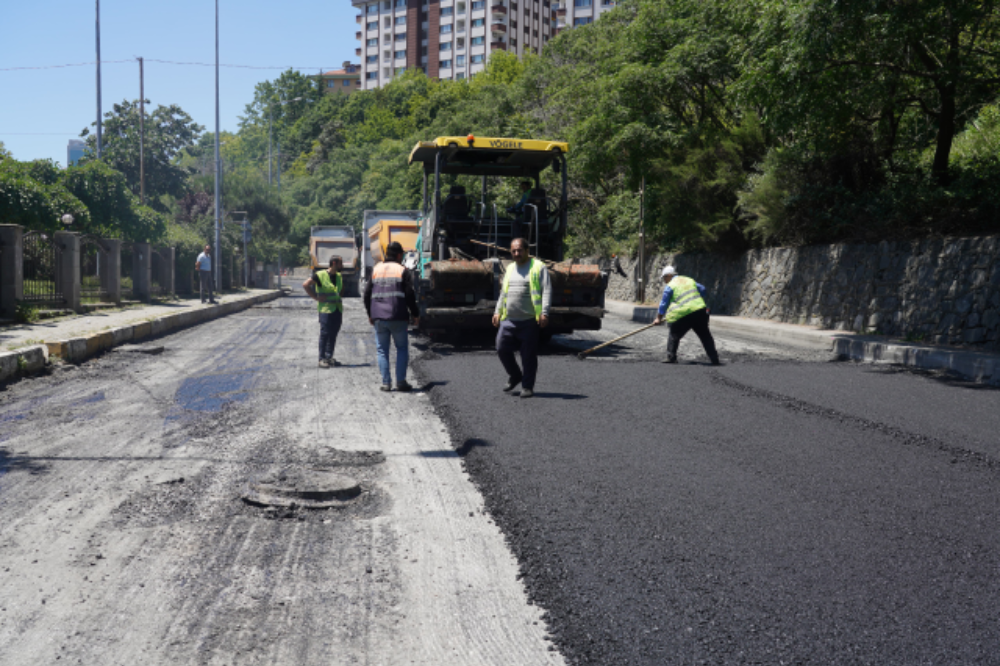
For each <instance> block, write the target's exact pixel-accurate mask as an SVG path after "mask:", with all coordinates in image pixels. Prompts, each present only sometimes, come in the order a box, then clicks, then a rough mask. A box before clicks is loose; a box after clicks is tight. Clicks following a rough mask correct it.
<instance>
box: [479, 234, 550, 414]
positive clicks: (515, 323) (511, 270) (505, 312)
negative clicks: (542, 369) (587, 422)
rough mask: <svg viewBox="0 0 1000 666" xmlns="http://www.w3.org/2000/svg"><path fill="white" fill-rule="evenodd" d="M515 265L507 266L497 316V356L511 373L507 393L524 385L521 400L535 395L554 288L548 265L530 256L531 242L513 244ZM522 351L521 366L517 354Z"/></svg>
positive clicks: (506, 387) (521, 241)
mask: <svg viewBox="0 0 1000 666" xmlns="http://www.w3.org/2000/svg"><path fill="white" fill-rule="evenodd" d="M510 253H511V254H512V255H514V261H512V262H511V263H510V264H508V265H507V271H506V272H505V273H504V276H503V289H502V290H501V292H500V298H499V299H498V300H497V309H496V311H495V312H494V313H493V325H494V326H496V327H497V328H499V329H500V330H499V331H497V356H499V357H500V362H501V363H503V367H504V369H505V370H506V371H507V384H505V385H504V387H503V390H504V391H505V392H510V391H513V390H514V388H516V387H517V385H518V384H520V385H521V397H522V398H530V397H531V396H533V395H535V376H536V375H537V374H538V339H539V337H540V333H541V329H543V328H545V327H546V326H548V325H549V306H550V305H551V303H552V284H551V282H550V281H549V271H548V269H547V268H545V264H544V263H543V262H542V261H541V260H539V259H535V258H533V257H531V256H529V255H528V241H527V240H525V239H523V238H515V239H514V240H513V241H512V242H511V244H510ZM518 349H520V351H521V365H522V366H523V371H522V368H521V367H519V366H518V365H517V360H516V359H515V358H514V352H515V351H517V350H518Z"/></svg>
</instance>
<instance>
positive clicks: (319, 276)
mask: <svg viewBox="0 0 1000 666" xmlns="http://www.w3.org/2000/svg"><path fill="white" fill-rule="evenodd" d="M316 280H317V282H316V294H317V295H319V296H324V295H325V296H331V295H332V296H334V298H332V299H330V300H328V301H326V302H324V301H320V302H319V303H317V304H316V305H317V309H318V310H319V311H320V312H327V313H329V312H343V311H344V303H343V302H342V301H341V300H340V292H341V291H342V290H343V289H344V278H343V277H341V275H340V273H337V284H334V283H333V281H332V280H331V279H330V273H328V272H327V271H326V270H319V271H316Z"/></svg>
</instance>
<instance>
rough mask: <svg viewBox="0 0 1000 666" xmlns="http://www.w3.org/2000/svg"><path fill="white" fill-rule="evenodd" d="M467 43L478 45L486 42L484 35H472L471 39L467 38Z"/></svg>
mask: <svg viewBox="0 0 1000 666" xmlns="http://www.w3.org/2000/svg"><path fill="white" fill-rule="evenodd" d="M469 43H470V44H472V45H473V46H479V45H480V44H485V43H486V38H485V37H473V38H472V39H470V40H469Z"/></svg>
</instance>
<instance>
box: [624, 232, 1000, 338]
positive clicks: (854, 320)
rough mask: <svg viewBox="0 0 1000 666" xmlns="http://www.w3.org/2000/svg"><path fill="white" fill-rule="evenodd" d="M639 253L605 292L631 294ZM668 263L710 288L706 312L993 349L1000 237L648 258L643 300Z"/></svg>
mask: <svg viewBox="0 0 1000 666" xmlns="http://www.w3.org/2000/svg"><path fill="white" fill-rule="evenodd" d="M637 263H638V262H637V260H636V259H634V258H633V259H631V260H625V259H622V260H621V266H622V268H623V269H624V271H625V272H626V273H627V274H628V277H627V278H623V277H621V276H620V275H619V274H617V273H614V272H612V275H611V282H610V284H609V288H608V293H607V295H608V298H613V299H616V300H622V301H629V302H632V301H635V300H636V294H637V292H638V290H637V282H636V272H635V268H636V264H637ZM669 263H672V264H674V266H676V267H677V270H678V272H680V273H681V274H682V275H687V276H690V277H692V278H694V279H696V280H698V282H700V283H702V284H703V285H705V287H706V288H707V289H708V301H709V305H710V306H711V308H712V311H713V312H716V313H718V314H729V315H736V316H741V317H753V318H757V319H768V320H772V321H782V322H790V323H796V324H810V325H813V326H821V327H823V328H829V329H835V330H845V331H859V332H868V333H875V334H883V335H890V336H895V337H900V338H905V339H908V340H911V341H922V342H928V343H934V344H964V345H972V346H975V347H976V348H978V349H982V350H987V351H994V350H998V349H1000V236H988V237H980V238H945V239H941V238H937V239H928V240H923V241H913V242H893V243H890V242H882V243H879V244H877V245H823V246H812V247H802V248H771V249H766V250H753V251H750V252H747V253H746V254H744V255H742V256H741V257H740V258H739V259H736V260H730V259H725V258H723V257H721V256H718V255H712V254H678V255H661V256H655V257H651V258H650V259H649V260H648V261H647V264H646V270H647V280H648V281H647V287H646V301H647V302H658V301H659V296H660V293H661V292H662V286H661V285H662V283H661V282H660V281H659V275H660V270H661V269H662V268H663V266H665V265H667V264H669Z"/></svg>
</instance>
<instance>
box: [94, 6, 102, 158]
mask: <svg viewBox="0 0 1000 666" xmlns="http://www.w3.org/2000/svg"><path fill="white" fill-rule="evenodd" d="M95 1H96V2H97V19H96V21H95V27H96V30H97V159H101V0H95Z"/></svg>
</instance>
